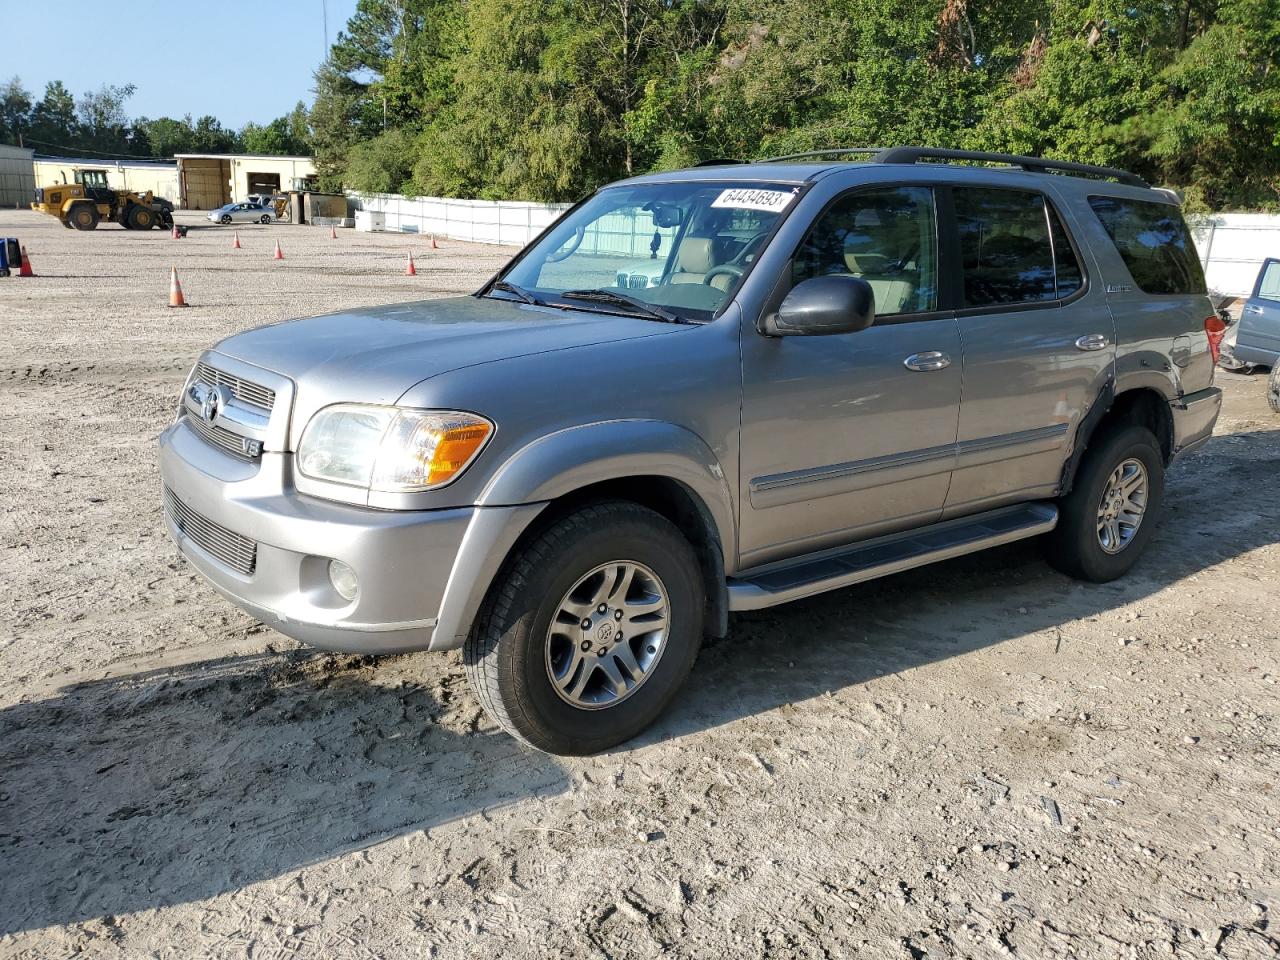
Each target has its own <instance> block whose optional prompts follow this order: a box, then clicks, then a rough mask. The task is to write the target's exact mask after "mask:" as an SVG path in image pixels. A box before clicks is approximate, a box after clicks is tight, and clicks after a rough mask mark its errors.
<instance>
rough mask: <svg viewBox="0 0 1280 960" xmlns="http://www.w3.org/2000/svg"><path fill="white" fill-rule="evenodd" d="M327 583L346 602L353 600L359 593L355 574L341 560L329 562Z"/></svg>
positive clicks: (358, 584)
mask: <svg viewBox="0 0 1280 960" xmlns="http://www.w3.org/2000/svg"><path fill="white" fill-rule="evenodd" d="M329 582H330V583H331V584H333V589H335V590H337V591H338V596H340V597H342V599H343V600H346V601H348V602H350V601H352V600H354V599H355V598H356V594H358V593H359V592H360V582H359V581H358V580H356V572H355V571H354V570H352V569H351V567H350V566H348V565H347V564H345V563H343V562H342V561H341V560H330V561H329Z"/></svg>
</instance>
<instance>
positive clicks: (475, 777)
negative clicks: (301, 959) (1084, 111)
mask: <svg viewBox="0 0 1280 960" xmlns="http://www.w3.org/2000/svg"><path fill="white" fill-rule="evenodd" d="M179 220H180V222H190V223H192V224H193V229H192V232H191V235H190V237H189V238H188V239H186V240H185V241H173V240H171V239H169V237H168V236H167V235H164V234H160V233H150V234H137V233H132V232H125V231H121V230H119V229H117V228H115V227H110V226H104V227H102V228H100V229H99V230H98V231H96V232H94V233H88V234H82V233H77V232H74V231H69V230H64V229H62V227H60V226H59V225H58V224H57V223H55V222H54V221H52V220H49V219H46V218H42V217H39V216H38V215H35V214H31V213H23V212H2V213H0V235H18V236H20V237H22V238H23V240H24V241H25V242H26V244H27V246H28V249H29V251H30V254H31V258H32V260H33V263H34V266H35V269H36V271H37V273H38V274H39V276H37V277H36V278H35V279H31V280H19V279H9V280H0V320H2V321H3V332H4V338H5V351H4V357H3V361H2V362H0V383H2V384H3V387H2V393H0V398H2V399H0V443H2V444H3V447H4V449H5V451H6V456H5V457H4V459H3V460H0V483H2V485H3V491H4V494H5V495H4V497H3V501H2V506H0V510H2V511H3V512H2V513H0V517H2V520H0V544H2V552H0V577H2V578H3V580H2V582H3V584H4V591H3V599H2V600H0V602H2V603H3V609H4V618H3V623H0V933H2V934H4V935H3V936H2V937H0V956H3V957H53V956H64V955H69V954H73V953H86V954H91V955H99V956H129V957H134V956H155V957H191V956H205V955H208V956H226V957H243V956H251V957H282V956H285V955H288V954H294V953H298V954H302V955H305V956H324V957H335V958H345V957H365V956H399V955H412V956H439V957H463V956H466V957H495V958H496V957H503V958H511V957H565V958H579V957H581V958H587V957H624V956H626V957H649V956H659V955H661V956H675V957H683V956H697V957H717V958H718V957H734V958H738V957H747V958H750V957H761V958H790V957H847V956H857V957H870V958H898V957H901V958H921V957H928V958H947V957H966V958H967V957H975V958H976V957H988V956H1002V955H1010V956H1022V957H1068V956H1070V957H1082V958H1083V957H1099V958H1137V957H1142V958H1145V957H1156V956H1159V957H1164V956H1178V957H1229V958H1244V957H1268V956H1273V955H1274V954H1276V953H1277V952H1280V930H1278V927H1280V918H1277V917H1275V916H1274V915H1275V914H1276V913H1277V911H1280V897H1278V894H1280V880H1278V879H1277V878H1278V877H1280V797H1278V796H1277V784H1278V783H1280V727H1278V725H1277V710H1278V708H1280V689H1278V688H1277V685H1276V681H1277V678H1278V677H1280V658H1277V650H1278V648H1280V642H1278V638H1280V590H1278V589H1277V585H1278V574H1280V547H1278V546H1277V542H1278V541H1280V500H1278V499H1277V496H1276V493H1277V484H1276V480H1277V477H1278V476H1280V474H1278V472H1277V464H1278V463H1280V418H1277V417H1275V416H1273V415H1272V414H1271V413H1270V411H1269V410H1268V409H1267V408H1266V405H1265V402H1264V399H1263V386H1264V385H1263V380H1262V378H1260V377H1256V376H1255V377H1244V376H1234V375H1230V374H1222V375H1221V376H1220V382H1221V383H1222V384H1223V385H1224V386H1225V388H1226V392H1227V402H1226V407H1225V410H1224V413H1223V416H1222V418H1221V420H1220V422H1219V425H1218V436H1217V437H1215V439H1214V440H1213V441H1212V442H1211V443H1210V444H1209V445H1208V446H1207V447H1206V448H1205V449H1204V450H1203V451H1202V452H1201V453H1199V454H1197V455H1195V456H1193V457H1190V458H1187V459H1186V460H1185V461H1184V462H1181V463H1179V464H1178V465H1177V466H1176V467H1175V468H1174V470H1173V472H1172V474H1171V476H1170V480H1169V489H1168V504H1167V509H1166V513H1165V516H1164V518H1163V521H1162V526H1161V529H1160V532H1159V535H1158V536H1157V537H1156V538H1155V539H1154V540H1153V542H1152V544H1151V547H1150V549H1149V551H1148V554H1147V556H1146V557H1145V558H1144V559H1143V561H1142V562H1141V563H1140V564H1139V565H1138V567H1137V568H1136V570H1135V571H1134V572H1133V573H1132V574H1131V575H1130V576H1129V577H1127V578H1125V579H1124V580H1122V581H1119V582H1117V583H1114V584H1110V585H1107V586H1089V585H1084V584H1079V583H1075V582H1072V581H1070V580H1068V579H1066V578H1064V577H1062V576H1060V575H1059V574H1057V573H1054V572H1053V571H1051V570H1050V569H1049V568H1048V567H1047V566H1045V565H1044V563H1043V562H1041V560H1040V559H1039V558H1038V555H1037V552H1036V547H1035V545H1034V544H1019V545H1014V546H1011V547H1008V548H1004V549H1001V550H997V551H994V552H990V553H987V554H982V555H979V556H976V557H970V558H966V559H962V560H959V561H953V562H950V563H946V564H943V565H939V566H936V567H932V568H926V569H922V570H918V571H914V572H911V573H908V574H904V575H900V576H897V577H894V578H891V579H888V580H883V581H879V582H876V583H871V584H866V585H863V586H860V587H856V588H852V589H849V590H844V591H841V592H838V593H835V594H830V595H827V596H824V597H819V598H815V599H812V600H809V601H804V602H801V603H797V604H793V605H790V606H787V607H781V608H778V609H774V610H770V611H765V612H762V613H759V614H752V615H742V616H737V617H735V618H734V620H733V622H732V633H731V636H730V637H729V639H727V640H724V641H719V642H716V643H713V644H712V645H710V646H709V647H707V648H705V649H704V652H703V655H702V657H701V658H700V660H699V663H698V666H697V668H696V669H695V672H694V676H693V678H692V681H691V683H690V685H689V687H688V689H687V690H686V691H685V692H684V693H683V695H682V696H681V697H680V698H679V700H678V702H677V703H676V705H675V706H674V708H673V709H672V710H671V711H670V712H669V714H668V715H667V716H666V717H665V718H664V719H663V720H662V721H660V723H659V724H658V725H657V726H656V727H655V728H654V729H653V730H651V731H650V732H649V733H648V734H647V735H645V736H644V737H643V738H641V739H640V740H639V741H637V742H635V743H633V744H629V745H627V746H626V747H625V748H623V749H619V750H617V751H614V752H612V753H610V754H606V755H603V756H598V757H594V758H589V759H584V760H564V759H558V758H550V757H546V756H542V755H539V754H534V753H530V752H527V751H525V750H523V749H521V748H520V747H518V746H517V745H516V744H515V743H514V742H513V741H511V740H509V739H507V738H506V737H504V736H502V735H500V734H499V733H497V732H496V730H495V729H494V728H493V727H492V726H491V725H490V724H489V723H488V721H487V720H486V719H485V718H484V716H483V715H482V714H481V712H480V710H479V708H478V707H477V706H476V704H475V701H474V700H473V699H472V698H471V696H470V694H469V692H468V690H467V688H466V683H465V680H464V678H463V676H462V670H461V665H460V663H459V662H458V660H457V658H456V656H454V655H448V656H442V655H427V654H421V655H414V656H403V657H393V658H384V659H380V660H373V659H369V658H357V657H343V656H333V655H327V654H318V653H314V652H311V651H308V650H306V649H304V648H301V647H299V646H298V645H296V644H294V643H293V642H291V641H289V640H287V639H285V638H284V637H282V636H280V635H278V634H275V633H273V632H272V631H270V630H268V629H266V628H264V627H263V626H261V625H260V624H257V623H255V622H254V621H253V620H252V619H251V618H249V617H247V616H246V615H244V614H242V613H240V612H239V611H237V610H236V609H234V608H233V607H231V606H230V605H228V604H227V603H225V602H224V601H222V600H221V599H220V598H218V597H217V596H216V595H215V594H214V592H213V591H212V590H211V589H210V588H208V587H206V586H205V585H204V584H203V583H202V582H201V581H200V580H198V579H197V578H196V577H195V576H194V575H193V573H192V572H191V570H190V569H189V568H188V567H187V566H186V565H185V564H184V563H183V562H182V561H181V560H180V558H179V557H178V556H177V554H176V551H175V550H174V548H173V547H172V546H171V545H170V544H169V542H168V540H167V538H166V536H165V534H164V533H163V530H162V528H161V524H160V513H159V507H158V500H159V498H158V481H157V476H156V463H155V438H156V435H157V434H158V433H159V431H160V430H161V429H162V427H163V426H164V424H165V423H166V422H167V421H168V420H169V418H170V417H171V416H172V411H173V408H174V404H175V402H176V397H177V394H178V391H179V389H180V387H181V382H182V379H183V377H184V376H185V374H186V372H187V370H188V368H189V367H190V365H191V363H192V362H193V360H194V358H195V356H196V355H197V353H198V352H199V350H200V349H202V348H203V347H205V346H207V345H208V344H210V343H211V342H213V341H214V340H216V339H218V338H219V337H221V336H223V335H225V334H227V333H230V332H232V331H236V330H241V329H244V328H246V327H250V326H253V325H256V324H259V323H263V322H267V321H273V320H279V319H283V318H287V317H293V316H300V315H306V314H308V313H317V312H322V311H325V310H329V309H336V308H341V307H346V306H353V305H358V304H368V303H374V302H392V301H402V300H410V299H415V298H419V297H422V296H436V295H443V294H447V293H457V292H464V291H469V290H471V289H473V288H474V287H475V286H477V285H478V283H479V282H480V281H481V280H482V279H483V278H484V277H485V276H486V275H488V274H490V273H491V272H492V271H493V270H495V269H496V268H497V267H498V266H499V265H500V264H501V262H502V261H503V259H504V258H505V257H506V256H508V255H509V254H510V252H511V251H509V250H503V249H496V248H492V247H479V246H468V245H464V244H457V243H447V244H445V245H444V246H443V248H442V249H439V250H430V249H429V248H428V247H429V245H428V243H427V242H426V241H425V240H424V239H422V238H419V237H389V236H363V235H361V236H357V235H354V234H353V233H352V232H351V231H345V232H343V233H342V234H341V235H340V237H339V239H337V240H330V239H329V238H328V234H327V232H326V231H321V230H315V229H309V228H302V227H291V226H283V225H282V226H270V227H261V226H252V227H245V228H242V229H241V230H240V237H241V241H242V243H243V245H244V249H242V250H232V249H230V243H231V232H230V230H228V229H227V228H213V227H206V228H204V229H200V228H199V226H198V224H199V220H198V218H197V216H195V215H180V216H179ZM275 239H280V240H281V242H282V244H283V246H284V251H285V256H286V259H285V260H284V261H283V262H276V261H273V260H271V259H270V252H271V247H272V242H273V241H274V240H275ZM409 247H412V248H413V249H414V251H415V254H416V255H417V256H418V258H419V259H418V273H419V275H418V276H417V277H416V278H409V277H405V276H403V257H404V254H405V252H406V250H407V249H408V248H409ZM173 264H176V265H177V267H178V269H179V272H180V274H181V277H182V281H183V285H184V288H185V290H186V295H187V298H188V300H189V301H190V302H191V303H192V304H193V307H192V309H189V310H185V311H171V310H169V309H167V307H166V306H165V304H166V302H167V290H168V281H169V276H168V273H169V267H170V265H173Z"/></svg>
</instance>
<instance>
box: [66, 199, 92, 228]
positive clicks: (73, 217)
mask: <svg viewBox="0 0 1280 960" xmlns="http://www.w3.org/2000/svg"><path fill="white" fill-rule="evenodd" d="M67 218H68V219H69V220H70V221H71V225H72V226H73V227H75V228H76V229H77V230H94V229H96V228H97V226H98V220H99V219H100V218H99V216H98V208H97V207H95V206H94V205H93V204H91V203H80V204H76V205H75V206H74V207H72V208H71V212H70V213H69V214H68V215H67Z"/></svg>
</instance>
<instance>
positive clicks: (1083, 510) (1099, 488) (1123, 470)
mask: <svg viewBox="0 0 1280 960" xmlns="http://www.w3.org/2000/svg"><path fill="white" fill-rule="evenodd" d="M1163 501H1164V458H1163V456H1162V455H1161V453H1160V446H1159V444H1158V442H1157V441H1156V438H1155V437H1154V436H1153V435H1152V433H1151V431H1150V430H1148V429H1146V428H1145V427H1140V426H1136V425H1135V426H1127V427H1120V428H1119V429H1116V430H1115V431H1114V432H1111V433H1110V434H1108V435H1107V436H1105V437H1103V438H1102V439H1101V440H1100V441H1098V442H1097V443H1096V444H1094V445H1091V446H1090V447H1089V449H1088V450H1087V451H1085V455H1084V458H1083V459H1082V460H1081V462H1080V469H1079V471H1078V472H1077V474H1076V480H1075V486H1074V487H1073V488H1072V490H1071V492H1070V493H1069V494H1067V496H1065V497H1063V498H1062V499H1061V500H1060V501H1059V504H1058V507H1059V515H1058V526H1057V528H1056V529H1055V530H1054V531H1053V532H1052V533H1051V534H1049V536H1048V538H1047V541H1048V554H1047V556H1048V560H1049V562H1050V563H1051V564H1052V565H1053V566H1055V567H1056V568H1057V569H1059V570H1061V571H1062V572H1063V573H1066V574H1069V575H1070V576H1073V577H1076V578H1077V579H1080V580H1090V581H1092V582H1094V583H1106V582H1107V581H1109V580H1114V579H1116V578H1117V577H1120V576H1123V575H1124V574H1125V573H1127V572H1128V571H1129V568H1130V567H1132V566H1133V565H1134V563H1135V562H1137V559H1138V557H1139V556H1140V555H1141V554H1142V551H1143V549H1144V548H1145V547H1146V545H1147V541H1148V540H1150V539H1151V535H1152V533H1153V531H1154V526H1155V519H1156V514H1157V513H1158V512H1159V509H1160V505H1161V503H1162V502H1163Z"/></svg>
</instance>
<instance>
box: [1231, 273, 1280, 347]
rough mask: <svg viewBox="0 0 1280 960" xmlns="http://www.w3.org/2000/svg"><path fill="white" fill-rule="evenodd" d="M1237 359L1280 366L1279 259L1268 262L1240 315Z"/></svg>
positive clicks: (1237, 335)
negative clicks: (1279, 364)
mask: <svg viewBox="0 0 1280 960" xmlns="http://www.w3.org/2000/svg"><path fill="white" fill-rule="evenodd" d="M1234 354H1235V358H1236V359H1237V360H1243V361H1245V362H1246V363H1264V364H1266V365H1267V366H1275V365H1276V364H1277V363H1280V260H1266V261H1264V262H1263V264H1262V269H1261V270H1259V271H1258V279H1257V282H1256V283H1254V285H1253V296H1251V297H1250V298H1249V300H1248V302H1247V303H1245V305H1244V310H1243V311H1241V313H1240V329H1239V331H1238V332H1237V334H1236V347H1235V351H1234Z"/></svg>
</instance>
